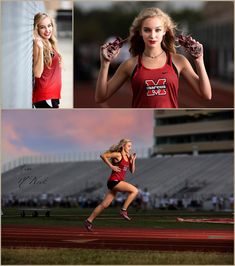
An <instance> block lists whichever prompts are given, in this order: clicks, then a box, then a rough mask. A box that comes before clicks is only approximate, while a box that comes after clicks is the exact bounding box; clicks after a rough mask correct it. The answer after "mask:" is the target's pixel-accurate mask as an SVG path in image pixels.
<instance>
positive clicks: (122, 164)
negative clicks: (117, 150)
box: [109, 156, 130, 181]
mask: <svg viewBox="0 0 235 266" xmlns="http://www.w3.org/2000/svg"><path fill="white" fill-rule="evenodd" d="M114 165H115V166H118V167H119V168H120V169H121V171H120V172H115V171H112V173H111V175H110V177H109V181H114V180H119V181H123V180H124V178H125V174H126V171H127V169H128V168H129V165H130V162H129V159H128V161H126V160H125V159H124V158H123V156H122V159H121V161H119V162H117V163H114Z"/></svg>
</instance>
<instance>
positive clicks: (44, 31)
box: [38, 17, 53, 40]
mask: <svg viewBox="0 0 235 266" xmlns="http://www.w3.org/2000/svg"><path fill="white" fill-rule="evenodd" d="M52 31H53V26H52V22H51V19H50V18H49V17H45V18H44V19H42V20H41V21H40V22H39V23H38V34H39V35H40V37H42V38H43V39H46V40H49V39H50V38H51V35H52Z"/></svg>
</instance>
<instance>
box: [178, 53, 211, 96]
mask: <svg viewBox="0 0 235 266" xmlns="http://www.w3.org/2000/svg"><path fill="white" fill-rule="evenodd" d="M182 63H183V67H182V71H181V74H182V75H183V76H184V78H185V79H186V80H187V81H188V82H189V84H190V85H191V86H192V88H193V90H194V91H195V92H196V93H197V94H198V95H200V96H201V97H203V98H205V99H207V100H211V98H212V90H211V85H210V81H209V78H208V76H207V73H206V69H205V65H204V62H203V59H202V58H198V59H194V63H195V66H196V70H197V74H196V73H195V72H194V70H193V68H192V66H191V64H190V63H189V61H188V60H187V59H186V58H184V60H183V62H182Z"/></svg>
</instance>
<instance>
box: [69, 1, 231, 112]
mask: <svg viewBox="0 0 235 266" xmlns="http://www.w3.org/2000/svg"><path fill="white" fill-rule="evenodd" d="M152 6H155V7H159V8H161V9H162V10H163V11H165V12H166V13H168V14H169V15H170V16H171V17H172V18H173V19H174V20H175V22H176V23H177V24H178V28H179V30H180V32H181V31H183V32H184V33H185V34H191V35H192V36H193V37H194V38H195V39H197V40H198V41H199V42H201V43H202V44H203V45H204V51H205V53H204V60H205V65H206V69H207V72H208V75H209V78H210V81H211V84H212V88H213V98H212V100H211V101H206V100H202V99H201V98H200V97H198V96H197V95H196V94H195V93H194V92H193V91H192V90H191V89H190V88H189V87H188V85H187V84H185V82H184V80H181V81H180V90H179V106H180V107H182V108H188V107H195V108H205V107H216V108H229V107H230V108H232V107H233V98H234V97H233V95H234V94H233V76H234V52H233V51H234V3H233V2H229V1H183V2H181V1H162V2H161V1H152V2H150V1H149V2H148V1H146V2H145V1H143V2H142V1H124V2H123V1H113V2H112V1H99V2H95V1H93V2H92V1H89V2H85V1H84V2H83V1H75V2H74V107H89V108H94V107H130V106H131V97H132V92H131V88H130V84H129V83H127V84H125V85H124V86H123V87H122V88H121V89H120V91H118V92H117V93H116V94H115V95H114V96H113V97H112V98H111V99H110V100H109V101H107V102H106V103H103V104H96V103H95V101H94V91H95V84H96V80H97V75H98V71H99V66H100V62H99V47H100V46H101V45H102V44H103V43H105V42H107V41H110V40H113V39H114V38H115V37H116V36H120V37H122V38H126V37H127V36H128V35H129V28H130V26H131V23H132V21H133V19H134V18H135V17H136V16H137V14H138V13H139V12H140V11H141V10H142V9H143V8H146V7H152ZM179 52H180V53H184V52H183V51H182V50H179ZM128 57H129V52H128V46H127V45H126V46H124V47H123V48H122V54H120V57H119V59H117V60H116V61H115V62H114V63H113V64H112V66H111V68H110V75H112V74H113V73H114V72H115V70H116V68H117V67H118V65H119V64H120V63H121V62H122V61H123V60H125V59H127V58H128ZM189 59H190V58H189Z"/></svg>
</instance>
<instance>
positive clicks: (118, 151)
mask: <svg viewBox="0 0 235 266" xmlns="http://www.w3.org/2000/svg"><path fill="white" fill-rule="evenodd" d="M131 148H132V142H131V140H129V139H122V140H120V142H119V143H118V144H117V145H113V146H111V147H110V149H109V150H108V151H106V152H105V153H103V154H102V155H101V156H100V157H101V158H102V160H103V161H104V163H106V164H107V165H108V167H110V168H111V169H112V173H111V175H110V177H109V179H108V182H107V187H108V192H107V193H106V195H105V197H104V199H103V201H102V202H101V203H100V204H99V205H98V206H97V207H96V208H95V209H94V211H93V212H92V214H91V215H90V216H89V217H88V218H87V219H86V221H85V227H86V229H87V230H88V231H92V230H93V224H92V222H93V221H94V219H95V218H96V217H97V216H98V215H99V214H100V213H101V212H102V211H103V210H104V209H106V208H108V207H109V205H110V204H111V202H112V201H113V199H114V198H115V197H116V195H117V193H118V192H127V193H129V194H128V197H127V198H126V200H125V202H124V204H123V206H122V208H121V210H120V215H121V216H122V217H123V218H124V219H126V220H131V218H130V217H129V216H128V213H127V209H128V207H129V205H130V204H131V203H132V201H133V200H134V199H135V197H136V196H137V194H138V189H137V188H136V187H135V186H133V185H131V184H129V183H127V182H125V181H124V179H125V174H126V171H127V170H128V169H129V170H130V172H131V173H134V171H135V160H136V154H135V153H134V154H133V155H131V153H130V152H131Z"/></svg>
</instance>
